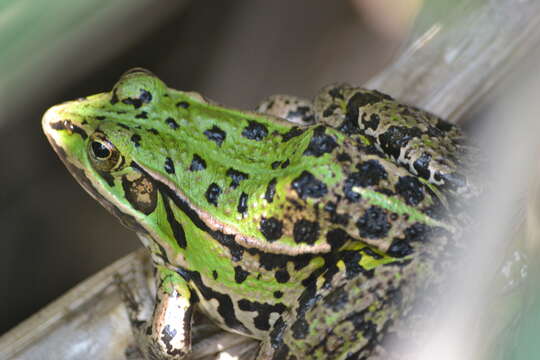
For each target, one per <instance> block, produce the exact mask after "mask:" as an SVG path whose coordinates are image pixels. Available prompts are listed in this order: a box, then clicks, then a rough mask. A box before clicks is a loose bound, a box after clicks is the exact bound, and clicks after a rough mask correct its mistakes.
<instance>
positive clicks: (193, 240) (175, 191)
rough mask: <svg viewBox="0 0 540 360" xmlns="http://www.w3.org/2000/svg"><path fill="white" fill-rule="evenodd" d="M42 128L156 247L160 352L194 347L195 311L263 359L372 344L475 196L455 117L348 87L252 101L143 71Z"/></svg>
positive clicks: (156, 350)
mask: <svg viewBox="0 0 540 360" xmlns="http://www.w3.org/2000/svg"><path fill="white" fill-rule="evenodd" d="M43 129H44V131H45V133H46V135H47V137H48V139H49V141H50V142H51V144H52V146H53V147H54V149H55V151H56V152H57V153H58V155H59V156H60V158H61V159H62V161H63V162H64V163H65V165H66V166H67V168H68V169H69V171H70V172H71V173H72V174H73V176H74V177H75V178H76V179H77V180H78V182H79V183H80V184H81V185H82V186H83V187H84V188H85V189H86V191H88V192H89V193H90V194H91V195H92V196H93V197H94V198H95V199H96V200H97V201H99V202H100V203H101V204H102V205H103V206H104V207H105V208H107V209H108V210H109V211H110V212H112V213H113V214H114V215H115V216H116V217H118V219H120V221H121V222H122V223H123V224H124V225H125V226H127V227H128V228H130V229H133V230H134V231H135V232H136V233H137V234H138V235H139V237H140V238H141V239H142V242H143V243H144V245H145V246H146V247H147V248H148V249H149V250H150V252H151V254H152V259H153V263H154V265H155V268H156V281H157V294H156V302H155V308H154V311H153V313H152V315H151V317H150V318H143V317H142V311H141V309H140V308H139V307H138V306H137V304H131V306H130V307H129V315H130V318H131V321H132V324H133V329H134V332H135V335H136V339H137V342H138V345H139V347H140V349H141V351H142V352H143V353H144V354H145V356H146V357H147V358H148V359H181V358H182V357H184V356H185V355H186V354H188V353H189V352H190V347H191V325H192V315H193V311H194V310H195V309H198V310H200V311H202V312H203V313H204V314H206V315H207V316H208V317H209V318H211V319H212V320H213V321H214V322H215V323H216V324H218V325H219V326H220V327H222V328H223V329H226V330H228V331H232V332H236V333H239V334H243V335H245V336H250V337H253V338H256V339H259V340H260V341H261V347H260V350H259V352H258V355H257V356H258V359H307V358H309V359H311V358H317V359H334V358H335V359H338V358H339V359H345V358H346V359H367V358H370V357H372V356H375V355H374V354H375V353H380V352H381V351H384V347H385V345H384V344H385V342H384V340H385V339H386V338H387V337H388V336H387V335H388V334H389V333H390V332H392V329H394V328H395V327H396V326H398V324H399V323H400V319H401V318H402V316H403V315H404V314H405V313H406V312H407V311H409V309H411V307H412V305H413V303H415V302H416V301H417V298H418V294H420V293H421V290H422V289H424V288H427V287H429V286H430V284H432V283H433V282H437V281H438V278H439V277H440V273H441V271H442V270H441V269H443V267H442V266H440V263H441V261H440V259H441V258H443V257H444V254H445V253H446V252H447V251H448V249H450V248H453V247H455V246H456V244H455V238H456V236H457V235H459V233H460V232H461V230H460V229H462V228H463V221H462V220H461V217H460V216H459V215H456V213H458V214H459V212H460V211H459V209H461V208H463V201H464V200H466V199H468V198H471V197H472V196H474V194H476V193H477V192H478V190H477V186H476V185H475V184H474V182H473V181H471V179H470V177H469V176H467V172H466V171H465V170H466V168H467V167H470V165H469V164H470V163H471V162H470V161H469V159H468V158H469V155H468V154H469V150H468V149H469V147H468V145H467V144H466V139H464V136H463V135H462V133H461V131H460V130H459V129H458V128H457V127H456V126H454V125H452V124H450V123H447V122H445V121H442V120H441V119H439V118H437V117H435V116H433V115H431V114H429V113H426V112H425V111H422V110H419V109H417V108H414V107H411V106H408V105H403V104H401V103H399V102H397V101H395V100H394V99H392V98H391V97H390V96H388V95H386V94H383V93H381V92H378V91H374V90H366V89H362V88H355V87H351V86H349V85H345V84H338V85H331V86H328V87H326V88H324V89H323V90H322V91H321V92H320V94H319V95H318V96H317V97H316V99H315V100H314V101H313V103H312V102H310V101H307V100H303V99H297V98H293V97H288V96H274V97H270V98H268V99H267V100H266V101H265V102H263V103H262V104H261V105H260V106H259V108H258V111H257V112H249V111H239V110H235V109H230V108H226V107H222V106H220V105H218V104H216V103H214V102H211V101H209V100H207V99H205V98H204V97H202V96H201V95H199V94H197V93H194V92H183V91H177V90H174V89H171V88H168V87H167V86H166V85H165V84H164V83H163V82H162V81H161V80H160V79H158V78H157V77H156V76H154V75H153V74H151V73H150V72H148V71H146V70H142V69H133V70H131V71H129V72H127V73H125V74H124V75H123V76H122V77H121V78H120V80H119V81H118V83H117V84H116V85H115V86H114V88H113V89H112V91H111V92H107V93H101V94H98V95H93V96H88V97H85V98H81V99H78V100H75V101H71V102H66V103H64V104H61V105H58V106H55V107H53V108H51V109H50V110H48V111H47V113H46V114H45V116H44V118H43Z"/></svg>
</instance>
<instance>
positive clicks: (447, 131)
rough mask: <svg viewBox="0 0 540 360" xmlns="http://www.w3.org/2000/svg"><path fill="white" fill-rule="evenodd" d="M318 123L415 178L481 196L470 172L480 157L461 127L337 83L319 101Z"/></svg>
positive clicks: (375, 94)
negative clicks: (371, 151) (473, 149)
mask: <svg viewBox="0 0 540 360" xmlns="http://www.w3.org/2000/svg"><path fill="white" fill-rule="evenodd" d="M314 106H315V113H316V114H317V117H318V118H317V122H320V123H323V124H326V125H328V126H331V127H333V128H335V129H337V130H339V131H341V132H343V133H345V134H347V135H348V136H350V137H351V138H352V139H354V140H355V141H357V142H358V143H359V145H362V146H367V147H369V146H373V147H375V149H376V150H377V151H379V152H381V154H380V155H381V156H385V157H387V158H388V159H390V160H392V161H393V162H395V163H396V164H398V165H400V166H401V167H404V168H406V169H407V170H408V171H409V172H410V173H412V174H413V175H416V176H419V177H421V178H423V179H425V180H427V181H429V182H430V183H432V184H435V185H438V186H444V187H445V188H447V189H448V190H449V191H450V192H452V193H455V194H459V195H461V196H463V195H465V196H467V195H468V194H476V193H478V192H479V190H478V189H477V185H475V183H474V181H473V179H472V178H470V177H469V176H468V171H467V170H466V169H467V168H471V169H474V166H475V164H476V163H477V162H478V161H475V160H476V159H477V158H479V156H477V154H474V153H473V152H472V151H471V147H469V146H467V144H466V141H465V137H464V135H463V134H462V133H461V131H460V130H459V128H458V127H457V126H455V125H453V124H450V123H448V122H446V121H444V120H442V119H440V118H439V117H437V116H435V115H433V114H430V113H428V112H426V111H423V110H421V109H418V108H415V107H413V106H409V105H405V104H401V103H399V102H397V101H396V100H394V99H393V98H391V97H390V96H388V95H386V94H383V93H381V92H379V91H376V90H367V89H364V88H358V87H352V86H350V85H347V84H334V85H330V86H327V87H326V88H324V89H323V90H322V91H321V93H320V94H319V95H318V96H317V98H316V99H315V102H314Z"/></svg>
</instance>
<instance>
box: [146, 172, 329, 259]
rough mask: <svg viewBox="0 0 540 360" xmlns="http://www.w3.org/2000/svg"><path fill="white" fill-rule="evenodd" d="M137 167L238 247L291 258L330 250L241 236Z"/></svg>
mask: <svg viewBox="0 0 540 360" xmlns="http://www.w3.org/2000/svg"><path fill="white" fill-rule="evenodd" d="M137 165H138V167H139V168H141V170H143V171H144V172H146V173H147V175H148V176H149V177H151V178H152V179H154V181H156V182H158V183H161V184H163V185H164V186H166V187H167V189H169V190H170V192H171V193H172V195H174V196H175V197H177V199H178V200H179V202H181V203H183V204H186V206H188V207H189V209H190V210H191V211H192V212H193V213H194V214H195V215H196V216H197V217H198V218H199V219H200V220H201V221H203V222H204V223H205V224H206V226H207V227H208V228H209V229H210V230H211V231H218V232H221V233H223V234H225V235H233V236H234V241H235V242H236V243H237V244H238V245H240V246H243V247H246V248H255V249H258V250H261V251H264V252H266V253H272V254H283V255H292V256H294V255H300V254H322V253H328V252H330V250H331V248H330V245H329V244H327V243H324V244H315V245H307V244H295V245H293V246H291V245H288V244H283V243H279V242H275V243H270V242H266V241H261V240H260V239H258V238H254V237H250V236H246V235H242V234H241V232H240V231H239V230H238V229H237V228H236V227H234V226H233V225H229V224H225V223H223V222H220V221H219V220H217V219H216V218H215V217H213V216H212V215H211V214H209V213H208V212H206V211H204V210H201V209H199V208H197V207H196V206H193V204H192V203H191V202H190V201H189V200H188V199H187V197H186V196H185V194H183V193H182V192H181V191H180V190H179V189H178V188H176V187H175V186H174V184H173V183H172V182H171V181H170V180H168V179H167V178H165V177H164V176H162V175H161V174H159V173H157V172H155V171H153V170H151V169H148V168H146V167H144V166H141V165H139V164H137ZM186 215H187V216H188V217H189V218H190V220H191V221H194V219H192V218H191V217H192V216H193V215H192V214H188V213H186Z"/></svg>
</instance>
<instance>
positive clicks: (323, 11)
mask: <svg viewBox="0 0 540 360" xmlns="http://www.w3.org/2000/svg"><path fill="white" fill-rule="evenodd" d="M419 4H420V1H414V0H411V1H400V2H399V3H396V2H395V0H387V1H380V0H377V1H373V0H369V1H368V0H360V1H335V2H332V1H325V0H298V1H294V2H284V1H280V2H273V1H263V0H255V1H254V0H251V1H248V0H235V1H226V2H225V1H222V2H220V1H207V0H205V1H193V2H189V1H159V2H158V1H154V0H116V1H110V0H85V1H62V0H53V1H39V0H35V1H32V0H0V68H1V69H2V75H1V76H0V164H2V168H1V169H0V203H1V204H2V207H1V209H0V212H1V215H0V238H1V241H0V256H1V258H0V259H1V261H0V274H1V280H0V303H1V304H2V306H1V307H0V334H1V333H3V332H5V331H7V330H8V329H9V328H11V327H12V326H14V325H16V324H17V323H19V322H20V321H22V320H23V319H25V318H26V317H28V316H30V315H31V314H33V313H34V312H36V311H37V310H39V309H40V308H41V307H43V306H44V305H46V304H47V303H49V302H50V301H52V300H53V299H55V298H57V297H58V296H60V295H61V294H62V293H63V292H65V291H66V290H68V289H69V288H71V287H73V286H74V285H75V284H76V283H78V282H80V281H81V280H83V279H84V278H86V277H88V276H89V275H91V274H93V273H95V272H97V271H98V270H100V269H101V268H103V267H105V266H106V265H108V264H110V263H111V262H113V261H114V260H116V259H118V258H119V257H121V256H122V255H124V254H126V253H128V252H129V251H131V250H133V249H135V248H136V247H138V246H139V241H138V239H137V238H136V237H135V236H134V234H132V233H131V232H129V231H127V230H126V229H124V228H123V227H122V226H121V225H120V224H119V223H117V221H116V220H115V219H114V218H113V217H112V216H110V215H109V214H108V213H107V212H106V211H105V210H104V209H102V208H101V207H100V206H99V205H98V204H97V202H95V201H94V200H93V199H91V198H90V196H88V195H87V194H86V193H85V192H84V191H83V190H82V189H81V188H80V186H79V185H78V184H76V182H75V181H74V180H73V179H72V178H71V176H70V175H69V174H68V172H67V171H66V170H65V168H64V166H63V165H62V164H61V163H60V161H59V159H58V158H57V157H56V155H55V154H54V152H53V151H52V149H51V148H50V147H49V144H48V143H47V141H46V139H45V137H44V136H43V134H42V132H41V125H40V119H41V115H42V114H43V112H44V111H45V110H46V109H47V108H48V107H50V106H52V105H54V104H57V103H59V102H62V101H66V100H69V99H73V98H77V97H79V96H84V95H89V94H93V93H97V92H102V91H109V90H110V89H111V87H112V86H113V84H114V82H115V81H116V80H117V78H118V77H119V76H120V75H121V74H122V73H123V72H124V71H126V70H127V69H129V68H131V67H135V66H142V67H146V68H148V69H151V70H152V71H153V72H154V73H156V74H157V75H158V76H159V77H161V78H162V79H163V80H164V81H165V82H166V83H167V84H168V85H169V86H171V87H173V88H177V89H182V90H195V91H198V92H201V93H202V94H204V95H205V96H207V97H209V98H211V99H213V100H216V101H218V102H220V103H223V104H226V105H229V106H233V107H239V108H253V107H255V106H256V104H257V102H258V101H260V100H261V99H262V98H264V97H265V96H267V95H270V94H274V93H290V94H294V95H300V96H307V97H311V96H313V95H314V94H316V92H317V90H318V89H319V88H321V87H322V86H324V85H326V84H328V83H332V82H337V81H347V82H351V83H354V84H362V83H363V82H365V81H366V80H367V79H368V78H369V77H370V76H372V75H374V74H375V73H376V72H377V71H379V70H381V69H382V68H384V66H385V65H386V64H387V63H388V62H389V61H390V60H391V58H392V55H393V54H395V53H396V52H397V50H398V49H399V45H400V43H401V42H402V40H403V39H404V38H405V37H406V36H407V29H408V26H409V24H410V19H411V18H412V16H414V13H415V11H416V9H417V6H418V5H419Z"/></svg>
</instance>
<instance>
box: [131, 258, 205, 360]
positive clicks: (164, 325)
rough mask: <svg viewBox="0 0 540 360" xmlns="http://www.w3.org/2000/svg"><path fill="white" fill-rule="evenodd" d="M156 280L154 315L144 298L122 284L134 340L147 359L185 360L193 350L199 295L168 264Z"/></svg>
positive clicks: (159, 270) (162, 268)
mask: <svg viewBox="0 0 540 360" xmlns="http://www.w3.org/2000/svg"><path fill="white" fill-rule="evenodd" d="M156 280H157V292H156V303H155V306H154V311H153V313H152V314H151V318H149V316H148V314H147V313H148V311H147V306H145V304H144V298H143V297H141V296H137V297H135V296H134V294H133V292H132V291H131V289H128V288H127V287H126V285H125V284H123V283H120V289H121V292H122V295H123V297H124V301H125V302H126V304H127V309H128V315H129V319H130V322H131V325H132V330H133V333H134V336H135V340H136V342H137V345H138V347H139V349H140V351H141V352H142V353H143V355H144V357H145V358H146V359H159V360H173V359H174V360H178V359H182V358H183V357H184V356H186V355H187V354H188V353H189V352H190V350H191V322H192V314H193V308H194V305H195V303H196V300H195V299H196V297H195V296H194V295H193V294H192V293H191V291H190V290H189V288H188V286H187V283H186V281H185V280H184V279H183V278H182V277H181V276H180V275H179V274H177V273H176V272H174V271H172V270H170V269H168V268H166V267H165V266H162V265H160V266H157V268H156ZM141 300H142V301H143V302H141Z"/></svg>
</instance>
